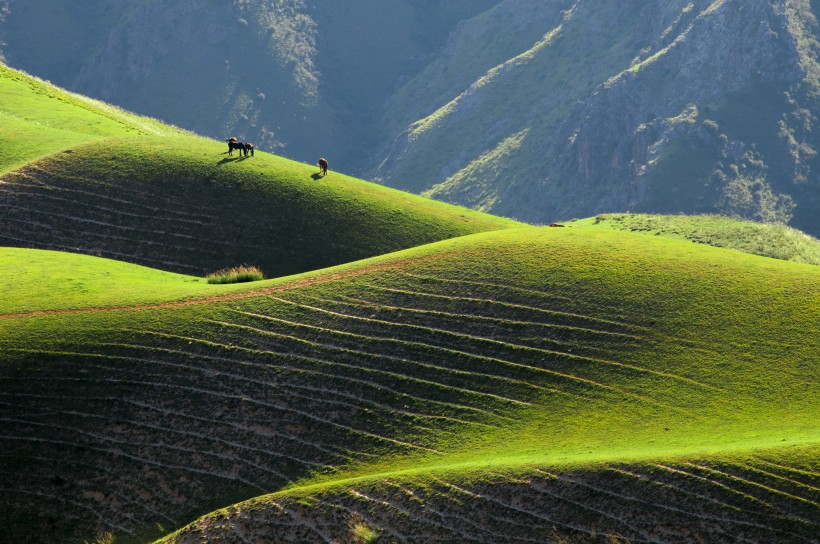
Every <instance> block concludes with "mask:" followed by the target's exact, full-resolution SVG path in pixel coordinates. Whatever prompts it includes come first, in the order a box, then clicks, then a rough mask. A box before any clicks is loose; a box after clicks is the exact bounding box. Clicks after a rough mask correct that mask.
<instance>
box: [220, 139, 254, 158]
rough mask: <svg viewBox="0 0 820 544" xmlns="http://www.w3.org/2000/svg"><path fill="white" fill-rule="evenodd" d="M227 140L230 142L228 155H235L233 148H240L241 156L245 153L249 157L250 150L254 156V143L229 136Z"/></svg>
mask: <svg viewBox="0 0 820 544" xmlns="http://www.w3.org/2000/svg"><path fill="white" fill-rule="evenodd" d="M225 141H226V142H228V155H230V156H233V150H234V149H238V150H239V156H240V157H241V156H243V155H244V156H245V157H247V156H248V151H250V152H251V157H253V144H243V143H242V142H240V141H239V140H237V139H236V138H228V139H227V140H225Z"/></svg>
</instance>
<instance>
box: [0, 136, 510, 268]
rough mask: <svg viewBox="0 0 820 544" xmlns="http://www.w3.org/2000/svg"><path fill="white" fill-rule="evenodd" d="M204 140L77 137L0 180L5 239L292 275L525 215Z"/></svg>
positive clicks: (167, 263) (176, 264)
mask: <svg viewBox="0 0 820 544" xmlns="http://www.w3.org/2000/svg"><path fill="white" fill-rule="evenodd" d="M224 149H225V146H224V145H223V144H217V143H215V142H206V141H203V140H199V139H195V138H180V139H177V140H172V139H167V138H166V139H151V138H139V139H136V138H135V139H122V140H110V139H109V140H105V141H104V142H101V143H92V144H86V145H83V146H77V147H74V148H72V149H71V150H68V151H66V152H62V153H58V154H56V155H52V156H49V157H47V158H44V159H42V160H40V161H37V162H35V163H31V164H28V165H26V166H24V167H21V168H19V169H17V170H14V171H11V172H9V173H7V174H6V175H4V176H2V177H1V178H0V207H2V209H3V210H4V214H3V216H2V218H0V243H4V244H6V245H13V246H18V247H36V248H42V249H60V250H64V251H74V252H79V253H87V254H92V255H98V256H104V257H109V258H115V259H119V260H125V261H129V262H135V263H139V264H144V265H147V266H152V267H155V268H161V269H164V270H172V271H177V272H185V273H189V274H194V275H205V274H206V273H208V272H212V271H214V270H216V269H219V268H223V267H226V266H234V265H237V264H251V265H256V266H259V267H260V268H262V270H263V271H264V272H265V274H266V275H268V276H271V277H274V276H283V275H287V274H294V273H297V272H305V271H308V270H314V269H318V268H324V267H326V266H331V265H334V264H339V263H342V262H348V261H355V260H358V259H362V258H365V257H371V256H374V255H379V254H382V253H386V252H389V251H395V250H397V249H402V248H406V247H413V246H416V245H420V244H425V243H430V242H434V241H437V240H442V239H445V238H451V237H454V236H460V235H463V234H468V233H473V232H478V231H481V230H485V229H493V228H504V227H508V226H512V225H516V223H514V222H512V221H507V220H504V219H500V218H494V217H492V216H487V215H483V214H479V213H477V212H473V211H470V210H467V209H464V208H456V207H452V206H448V205H445V204H441V203H437V202H433V201H429V200H425V199H421V198H419V197H417V196H414V195H410V194H407V193H403V192H400V191H395V190H391V189H386V188H382V187H378V186H375V185H372V184H368V183H365V182H362V181H358V180H354V179H352V178H348V177H346V176H342V175H341V174H335V173H331V174H330V175H329V176H328V177H326V178H320V179H318V180H317V179H314V178H312V177H311V176H312V175H314V174H315V172H316V169H315V167H309V166H307V165H302V164H298V163H293V162H291V161H288V160H286V159H280V158H276V157H272V156H270V155H263V154H262V153H257V154H256V156H255V157H252V158H248V159H244V158H237V157H236V155H234V157H233V158H228V157H227V156H226V155H224Z"/></svg>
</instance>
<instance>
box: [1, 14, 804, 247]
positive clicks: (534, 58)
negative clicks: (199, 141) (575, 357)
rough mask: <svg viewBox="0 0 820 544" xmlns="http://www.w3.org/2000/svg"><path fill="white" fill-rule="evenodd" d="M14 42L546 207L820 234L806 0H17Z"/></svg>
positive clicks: (221, 121)
mask: <svg viewBox="0 0 820 544" xmlns="http://www.w3.org/2000/svg"><path fill="white" fill-rule="evenodd" d="M6 3H7V4H8V5H9V8H10V9H9V10H8V14H7V17H6V21H5V22H4V23H0V32H2V33H3V37H4V38H3V39H4V41H5V42H6V45H5V46H4V47H3V52H4V53H5V55H6V57H7V59H8V61H9V62H11V63H12V64H13V65H15V66H19V67H22V68H25V69H27V70H29V71H31V72H33V73H35V74H37V75H41V76H43V77H46V78H49V79H53V80H55V81H57V82H58V83H61V84H63V85H66V86H68V87H70V88H72V89H74V90H79V91H82V92H84V93H87V94H90V95H92V96H96V97H101V98H103V99H106V100H108V101H111V102H115V103H117V104H121V105H123V106H125V107H128V108H129V109H133V110H136V111H139V112H141V113H146V114H149V115H152V116H156V117H160V118H163V119H167V120H169V121H172V122H174V123H176V124H178V125H181V126H184V127H186V128H190V129H192V130H196V131H198V132H200V133H204V134H207V135H209V136H214V137H225V136H227V135H236V136H239V137H240V138H243V139H248V140H252V141H254V142H255V143H257V145H258V146H259V147H260V148H262V149H266V150H270V151H275V152H277V153H280V154H284V155H287V156H289V157H293V158H296V159H299V160H304V161H310V162H314V161H315V160H316V158H317V157H318V156H320V155H325V156H328V157H330V158H331V164H332V166H334V167H336V168H339V169H341V170H343V171H347V172H350V173H354V174H357V175H360V176H365V177H368V178H370V179H376V180H377V181H380V182H382V183H385V184H387V185H391V186H394V187H399V188H404V189H409V190H412V191H416V192H424V193H425V194H427V195H429V196H433V197H435V198H439V199H442V200H446V201H450V202H458V203H462V204H466V205H469V206H472V207H475V208H479V209H481V210H484V211H491V212H493V213H496V214H502V215H507V216H512V217H516V218H519V219H524V220H527V221H534V222H549V221H552V220H555V219H568V218H570V217H573V216H579V217H580V216H587V215H592V214H596V213H600V212H611V211H627V210H633V211H651V212H675V213H677V212H687V213H693V212H699V213H701V212H707V213H711V212H723V213H729V214H732V215H737V216H740V217H745V218H751V219H756V220H764V221H789V220H792V224H793V225H794V226H796V227H798V228H800V229H802V230H806V231H808V232H810V233H812V234H815V235H816V234H818V233H820V222H818V220H817V217H818V216H820V197H818V196H817V195H818V185H820V178H819V177H818V168H817V165H816V164H815V163H816V151H815V150H816V149H817V148H818V146H820V141H818V135H817V134H816V130H815V125H816V123H817V121H816V112H817V111H818V104H817V96H818V92H820V91H818V88H820V86H819V85H818V81H820V79H819V78H820V65H818V62H817V52H818V49H819V48H820V46H818V41H817V38H818V26H817V21H816V18H815V14H816V13H815V12H816V6H813V4H812V2H810V1H809V0H751V1H749V0H691V1H690V0H670V1H669V2H642V1H640V0H602V1H599V2H590V1H587V0H547V1H544V0H473V1H468V0H457V1H448V2H446V3H444V2H436V1H433V0H357V1H354V2H338V1H336V0H314V1H311V2H308V1H305V0H287V1H281V2H277V1H273V0H233V1H232V2H224V1H218V0H168V1H164V2H159V1H157V0H132V1H130V2H127V3H110V2H103V1H101V0H90V1H89V2H87V3H86V4H87V8H86V9H83V10H82V11H80V10H78V9H76V8H74V7H72V6H71V5H70V4H67V3H65V2H59V1H57V0H25V9H23V0H6Z"/></svg>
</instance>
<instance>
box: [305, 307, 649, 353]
mask: <svg viewBox="0 0 820 544" xmlns="http://www.w3.org/2000/svg"><path fill="white" fill-rule="evenodd" d="M337 296H338V297H339V298H338V299H328V298H323V297H318V296H310V295H305V294H301V293H300V296H299V298H300V300H305V299H308V300H310V301H312V304H313V305H319V306H320V307H324V308H325V309H327V308H328V307H332V308H333V311H336V312H338V313H345V314H349V315H355V316H357V317H370V318H376V317H377V316H378V317H380V318H383V319H385V320H387V321H391V322H394V323H395V322H397V321H401V322H402V323H406V324H409V325H416V326H421V327H429V328H439V329H445V330H451V331H452V330H454V329H458V330H463V331H471V332H472V334H473V335H476V336H481V337H485V338H491V339H493V340H502V341H507V342H512V341H513V340H518V341H519V342H522V343H523V345H525V346H527V347H534V348H543V349H547V350H550V351H559V352H561V353H577V354H579V355H581V356H589V357H596V355H595V354H596V353H600V354H602V357H606V356H607V355H608V354H609V352H610V351H611V350H608V349H606V347H605V346H604V345H601V344H606V345H612V344H613V343H615V342H617V343H618V346H619V348H620V349H623V347H624V346H625V345H626V342H627V341H630V340H634V339H637V338H638V337H637V336H634V335H625V334H623V333H615V332H608V331H606V332H601V331H596V330H593V329H584V328H581V327H572V326H569V325H552V324H549V323H539V322H535V321H521V320H517V319H516V318H515V317H511V318H503V317H493V316H484V315H475V314H468V313H457V312H451V311H447V312H445V311H441V310H430V309H419V308H411V307H407V306H395V305H390V304H387V303H385V304H380V303H376V302H373V301H368V300H363V299H360V298H355V297H350V296H346V295H337ZM385 314H386V315H385ZM382 316H384V317H382ZM634 341H637V340H634Z"/></svg>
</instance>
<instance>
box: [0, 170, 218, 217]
mask: <svg viewBox="0 0 820 544" xmlns="http://www.w3.org/2000/svg"><path fill="white" fill-rule="evenodd" d="M13 174H14V175H15V176H19V177H22V178H24V179H28V180H29V181H31V183H25V182H23V183H17V182H15V181H9V180H8V179H0V186H8V187H23V188H29V189H42V190H43V191H44V192H43V193H37V194H46V193H49V192H58V193H68V194H73V195H81V196H82V197H91V198H92V199H98V200H102V201H106V202H113V203H116V204H123V207H124V208H127V209H134V208H141V209H143V210H147V211H149V212H151V215H148V216H142V217H157V218H161V219H164V220H168V221H176V222H179V223H190V224H192V225H198V226H207V225H212V224H214V223H215V222H216V218H215V217H214V216H206V215H200V214H192V213H189V212H186V211H183V210H181V209H179V208H177V209H174V208H160V207H159V206H154V205H151V204H146V203H143V202H136V201H131V200H126V199H124V198H120V197H116V196H111V195H107V194H103V193H95V192H93V191H85V190H82V189H78V188H76V187H58V186H56V185H49V184H47V183H45V182H43V181H42V180H39V179H38V178H34V177H32V176H29V175H26V174H20V173H13ZM15 176H11V177H15ZM154 201H156V199H155V198H154ZM78 202H80V203H82V204H83V205H90V204H88V202H89V199H88V198H83V199H82V200H80V201H78ZM183 205H185V206H186V207H188V206H190V202H187V201H186V202H185V203H184V204H183ZM120 209H121V208H120ZM111 210H112V211H115V210H114V208H111ZM118 210H119V209H118ZM175 215H178V216H187V217H190V218H191V219H183V218H182V217H179V218H174V217H173V216H175ZM194 218H196V219H194Z"/></svg>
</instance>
